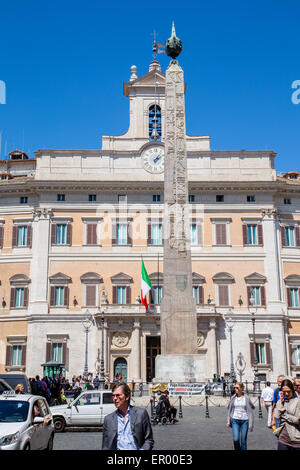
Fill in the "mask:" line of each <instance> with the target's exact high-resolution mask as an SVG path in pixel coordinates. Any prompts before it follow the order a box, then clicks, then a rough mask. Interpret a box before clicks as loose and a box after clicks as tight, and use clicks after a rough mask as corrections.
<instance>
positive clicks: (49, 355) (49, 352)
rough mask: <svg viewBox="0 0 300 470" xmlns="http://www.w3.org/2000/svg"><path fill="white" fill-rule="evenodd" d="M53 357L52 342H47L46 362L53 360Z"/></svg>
mask: <svg viewBox="0 0 300 470" xmlns="http://www.w3.org/2000/svg"><path fill="white" fill-rule="evenodd" d="M51 359H52V343H49V342H47V343H46V362H49V361H51Z"/></svg>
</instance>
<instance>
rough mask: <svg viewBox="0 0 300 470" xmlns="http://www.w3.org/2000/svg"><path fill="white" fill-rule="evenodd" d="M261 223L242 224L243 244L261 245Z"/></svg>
mask: <svg viewBox="0 0 300 470" xmlns="http://www.w3.org/2000/svg"><path fill="white" fill-rule="evenodd" d="M263 243H264V242H263V229H262V224H259V223H258V224H256V223H250V224H243V244H244V246H245V245H259V246H262V245H263Z"/></svg>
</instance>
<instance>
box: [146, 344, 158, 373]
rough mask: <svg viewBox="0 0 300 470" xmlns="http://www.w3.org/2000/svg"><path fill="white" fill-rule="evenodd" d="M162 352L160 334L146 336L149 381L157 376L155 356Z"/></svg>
mask: <svg viewBox="0 0 300 470" xmlns="http://www.w3.org/2000/svg"><path fill="white" fill-rule="evenodd" d="M158 354H160V336H147V338H146V374H147V377H146V378H147V382H151V381H152V379H153V378H154V377H155V358H156V356H157V355H158Z"/></svg>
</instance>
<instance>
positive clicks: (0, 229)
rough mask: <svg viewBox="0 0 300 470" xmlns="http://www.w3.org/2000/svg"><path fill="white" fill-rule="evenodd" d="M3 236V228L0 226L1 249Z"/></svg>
mask: <svg viewBox="0 0 300 470" xmlns="http://www.w3.org/2000/svg"><path fill="white" fill-rule="evenodd" d="M3 234H4V227H3V225H0V248H3Z"/></svg>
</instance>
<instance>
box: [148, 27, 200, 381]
mask: <svg viewBox="0 0 300 470" xmlns="http://www.w3.org/2000/svg"><path fill="white" fill-rule="evenodd" d="M172 38H175V40H176V39H177V41H180V40H178V38H176V35H175V28H174V25H173V30H172V37H171V38H170V39H169V40H168V41H170V40H172ZM167 43H168V42H167ZM175 47H176V42H175ZM180 50H181V49H180ZM166 52H167V53H168V50H167V44H166ZM171 52H173V51H171ZM179 52H180V51H179ZM178 54H179V53H178V50H177V51H175V53H174V55H175V57H176V56H177V55H178ZM168 55H171V57H172V58H173V60H172V61H171V63H170V65H169V67H168V69H167V72H166V98H165V103H166V105H165V165H164V166H165V170H164V295H163V299H162V301H161V308H160V312H161V313H160V315H161V356H157V360H156V374H155V375H156V376H157V377H159V378H163V379H168V378H172V379H173V380H178V379H179V378H180V379H181V380H183V379H190V378H192V377H196V376H198V377H199V370H198V369H199V366H198V365H195V364H194V361H195V360H196V361H197V316H196V303H195V299H194V298H193V292H192V263H191V251H190V240H189V238H190V235H189V209H188V177H187V158H186V134H185V105H184V79H183V70H182V68H181V67H180V66H179V64H178V62H177V61H176V60H175V57H174V56H173V55H172V53H170V54H168ZM198 357H199V356H198ZM194 366H195V367H194ZM180 368H181V369H186V370H180ZM195 368H196V369H197V371H195V370H193V369H195ZM167 369H169V370H171V369H172V370H173V376H172V377H171V376H169V377H166V370H167ZM174 374H175V375H176V374H177V375H178V377H177V376H175V377H174Z"/></svg>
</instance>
